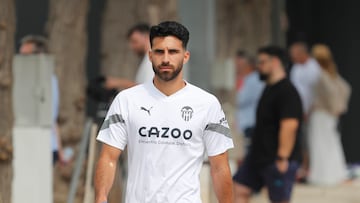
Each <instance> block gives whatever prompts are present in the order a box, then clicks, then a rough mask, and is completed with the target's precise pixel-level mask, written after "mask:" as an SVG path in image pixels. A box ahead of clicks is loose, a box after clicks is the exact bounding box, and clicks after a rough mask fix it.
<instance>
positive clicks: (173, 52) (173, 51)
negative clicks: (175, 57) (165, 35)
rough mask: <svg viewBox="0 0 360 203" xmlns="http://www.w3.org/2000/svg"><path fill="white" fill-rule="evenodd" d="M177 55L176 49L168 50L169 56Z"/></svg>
mask: <svg viewBox="0 0 360 203" xmlns="http://www.w3.org/2000/svg"><path fill="white" fill-rule="evenodd" d="M177 53H179V50H177V49H170V50H169V54H177Z"/></svg>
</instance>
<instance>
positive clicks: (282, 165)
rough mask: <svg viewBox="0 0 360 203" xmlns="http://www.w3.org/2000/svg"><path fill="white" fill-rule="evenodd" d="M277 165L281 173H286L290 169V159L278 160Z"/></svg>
mask: <svg viewBox="0 0 360 203" xmlns="http://www.w3.org/2000/svg"><path fill="white" fill-rule="evenodd" d="M275 165H276V168H277V169H278V170H279V172H280V173H286V172H287V171H288V169H289V161H288V160H286V159H283V160H276V162H275Z"/></svg>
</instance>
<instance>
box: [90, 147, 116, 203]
mask: <svg viewBox="0 0 360 203" xmlns="http://www.w3.org/2000/svg"><path fill="white" fill-rule="evenodd" d="M121 152H122V151H121V150H119V149H117V148H115V147H112V146H110V145H106V144H103V147H102V150H101V153H100V157H99V161H98V163H97V166H96V172H95V203H103V202H107V196H108V194H109V192H110V189H111V187H112V184H113V182H114V177H115V170H116V163H117V161H118V158H119V156H120V154H121Z"/></svg>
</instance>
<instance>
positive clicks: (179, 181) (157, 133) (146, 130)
mask: <svg viewBox="0 0 360 203" xmlns="http://www.w3.org/2000/svg"><path fill="white" fill-rule="evenodd" d="M188 40H189V32H188V30H187V29H186V28H185V27H184V26H183V25H181V24H179V23H177V22H169V21H167V22H162V23H160V24H159V25H157V26H153V27H152V28H151V31H150V43H151V48H152V49H151V51H150V52H149V56H150V60H151V62H152V65H153V70H154V72H155V77H154V79H153V81H148V82H147V83H145V84H141V85H137V86H135V87H132V88H129V89H127V90H124V91H122V92H120V93H119V94H118V95H117V96H116V98H115V99H114V101H113V103H112V105H111V107H110V109H109V111H108V114H107V116H106V118H105V121H104V123H103V125H102V127H101V129H100V132H99V134H98V137H97V139H98V140H99V141H101V142H103V143H104V144H103V147H102V151H101V154H100V157H99V161H98V164H97V169H96V175H95V196H96V201H95V202H96V203H105V202H107V196H108V193H109V191H110V189H111V185H112V183H113V180H114V174H115V167H116V162H117V160H118V158H119V156H120V155H121V153H122V151H123V150H124V149H125V147H127V150H128V160H129V164H128V168H129V169H128V171H129V174H128V180H127V190H126V198H125V199H126V200H125V202H127V203H175V202H177V203H185V202H191V203H201V199H200V181H199V173H200V169H201V167H202V163H203V161H204V155H207V156H208V157H209V162H210V167H211V176H212V180H213V184H214V189H215V193H216V196H217V198H218V201H219V202H220V203H231V202H232V201H233V193H232V180H231V173H230V168H229V164H228V155H227V150H228V149H230V148H232V147H233V141H232V138H231V135H230V129H229V126H228V123H227V120H226V118H225V115H224V112H223V110H222V108H221V105H220V103H219V101H218V100H217V98H216V97H215V96H213V95H211V94H210V93H207V92H205V91H204V90H201V89H200V88H198V87H195V86H193V85H191V84H190V83H188V82H186V81H185V80H184V79H183V70H182V67H183V64H185V63H187V61H188V60H189V57H190V53H189V52H188V51H187V50H186V45H187V42H188Z"/></svg>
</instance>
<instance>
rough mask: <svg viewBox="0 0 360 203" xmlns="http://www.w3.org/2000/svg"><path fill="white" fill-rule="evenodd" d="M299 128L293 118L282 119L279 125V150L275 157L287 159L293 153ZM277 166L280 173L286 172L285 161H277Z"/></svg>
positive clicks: (286, 164) (297, 122) (286, 165)
mask: <svg viewBox="0 0 360 203" xmlns="http://www.w3.org/2000/svg"><path fill="white" fill-rule="evenodd" d="M298 127H299V121H298V120H297V119H295V118H287V119H283V120H282V121H281V123H280V134H279V148H278V153H277V155H278V156H279V157H281V158H284V159H288V158H289V157H290V156H291V152H292V151H293V148H294V145H295V141H296V131H297V129H298ZM277 166H278V168H279V170H280V171H281V172H286V171H287V169H288V162H287V161H286V160H280V161H277Z"/></svg>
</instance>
